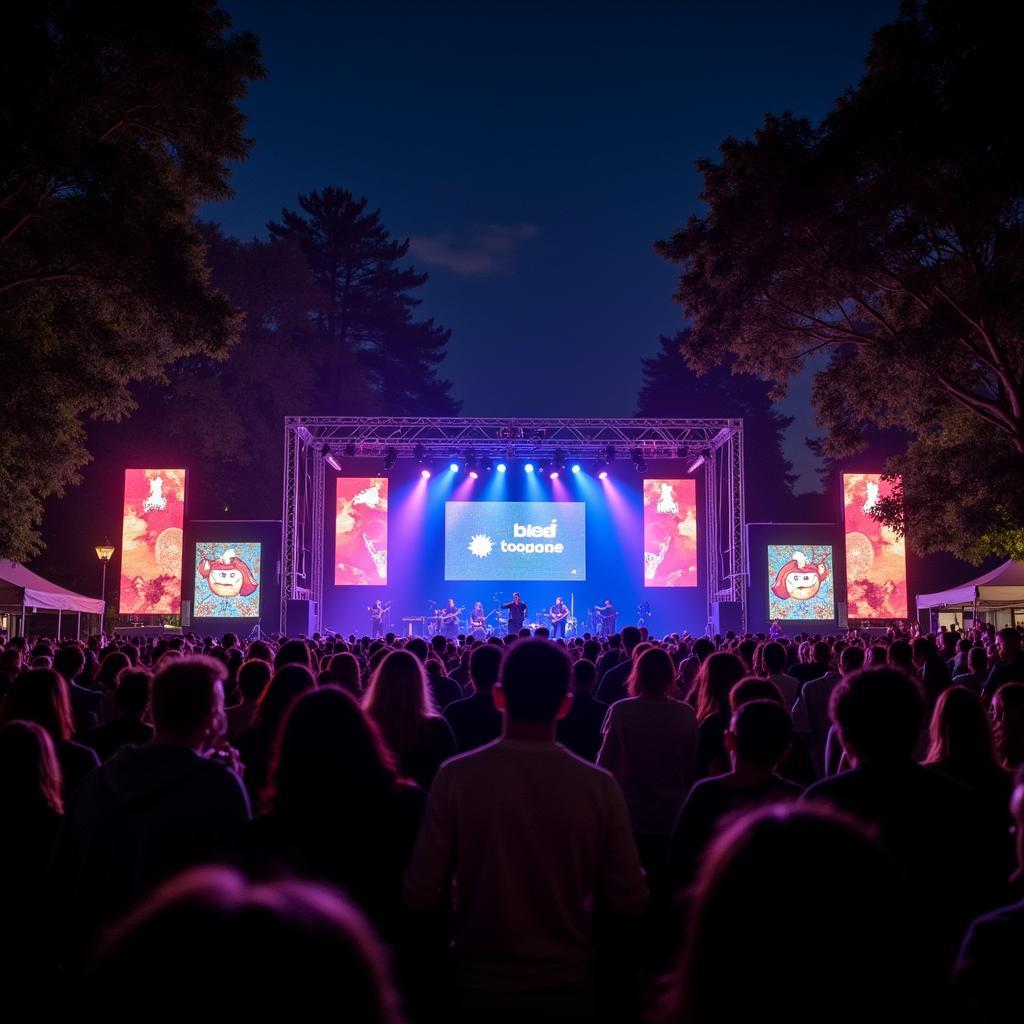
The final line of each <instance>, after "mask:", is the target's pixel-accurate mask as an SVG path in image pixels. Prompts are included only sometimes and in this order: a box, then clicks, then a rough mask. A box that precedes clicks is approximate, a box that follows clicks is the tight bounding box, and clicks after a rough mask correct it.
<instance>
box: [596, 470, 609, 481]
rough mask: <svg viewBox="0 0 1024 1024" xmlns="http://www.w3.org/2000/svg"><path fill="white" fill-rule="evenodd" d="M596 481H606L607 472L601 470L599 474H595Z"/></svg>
mask: <svg viewBox="0 0 1024 1024" xmlns="http://www.w3.org/2000/svg"><path fill="white" fill-rule="evenodd" d="M597 479H598V480H607V479H608V470H607V469H602V470H601V472H600V473H598V474H597Z"/></svg>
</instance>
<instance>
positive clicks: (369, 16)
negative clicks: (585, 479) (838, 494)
mask: <svg viewBox="0 0 1024 1024" xmlns="http://www.w3.org/2000/svg"><path fill="white" fill-rule="evenodd" d="M227 7H228V9H229V10H230V11H231V12H232V15H233V17H234V19H235V26H236V28H238V29H249V30H251V31H254V32H255V33H256V34H257V35H258V36H259V37H260V39H261V43H262V48H263V54H264V60H265V63H266V66H267V70H268V72H269V74H268V78H267V80H266V81H264V82H259V83H256V84H255V85H253V86H252V89H251V92H250V95H249V98H248V99H247V100H246V102H245V110H246V112H247V113H248V115H249V119H250V120H249V134H250V135H251V136H252V137H253V138H254V139H255V145H254V148H253V151H252V154H251V156H250V159H249V160H248V161H247V162H246V163H244V164H242V165H241V166H240V167H238V168H237V170H236V172H235V175H234V187H235V190H236V198H235V199H234V200H233V201H231V202H229V203H223V204H217V205H214V206H210V207H207V208H206V209H205V210H204V215H205V216H207V217H210V218H212V219H216V220H219V221H220V222H221V223H222V224H223V225H224V227H225V228H226V229H227V230H228V231H230V232H233V233H235V234H237V235H239V236H241V237H251V236H253V235H260V234H263V233H264V228H265V224H266V221H267V220H268V219H271V218H276V217H277V216H278V215H279V212H280V209H281V207H282V206H291V207H294V206H295V205H296V203H295V197H296V195H297V194H298V193H299V192H306V191H309V190H312V189H316V188H320V187H323V186H325V185H337V186H342V187H345V188H348V189H351V190H352V191H353V192H355V193H356V194H357V195H365V196H367V197H368V198H369V200H370V203H371V205H372V206H375V207H379V208H380V209H381V211H382V216H383V221H384V223H385V225H386V226H387V227H388V228H389V229H390V230H391V231H392V232H393V233H394V234H395V235H397V236H399V237H410V238H411V239H412V242H413V245H412V251H411V255H412V257H413V261H414V263H415V264H416V266H417V267H418V268H419V269H421V270H426V271H428V272H429V273H430V280H429V281H428V282H427V284H426V285H425V286H424V288H423V289H422V297H423V307H422V308H423V310H424V312H425V314H427V315H431V316H435V317H436V318H437V319H438V320H439V321H440V322H441V323H443V324H445V325H446V326H448V327H451V328H452V331H453V333H452V341H451V344H450V346H449V356H448V359H447V361H446V362H445V364H444V367H443V373H444V375H446V376H448V377H449V378H451V379H452V381H453V382H454V393H455V397H457V398H459V399H461V400H462V401H463V411H464V412H465V413H466V414H468V415H482V414H492V415H502V416H514V415H519V416H529V415H571V416H587V415H598V416H629V415H632V413H633V412H634V409H635V402H636V395H637V392H638V390H639V387H640V357H641V356H643V355H647V354H651V353H653V351H654V349H655V347H656V344H657V338H658V335H659V333H672V332H674V331H675V330H677V329H678V328H679V327H680V326H681V324H682V321H681V317H680V312H679V309H678V307H676V306H675V305H674V303H673V302H672V299H671V295H672V292H673V288H674V284H675V272H674V269H673V268H672V267H671V266H670V265H668V264H666V263H665V262H664V261H662V260H661V259H660V258H659V257H657V256H656V255H655V254H654V252H653V250H652V243H653V242H654V241H655V240H656V239H658V238H663V237H666V236H667V235H668V234H669V233H670V232H671V231H672V229H673V228H674V227H676V226H677V225H679V224H681V223H682V222H683V221H684V219H685V218H686V216H687V215H688V214H689V213H690V212H692V211H694V210H696V209H698V206H699V200H698V193H699V190H700V180H699V178H698V176H697V174H696V172H695V170H694V167H693V164H694V161H695V160H696V159H698V158H699V157H701V156H708V155H713V154H714V153H715V152H716V148H717V145H718V142H719V141H720V140H721V139H722V138H723V137H724V136H726V135H730V134H732V135H738V136H746V135H749V134H750V133H751V132H752V131H753V130H754V129H755V128H756V127H757V126H758V124H759V123H760V121H761V119H762V117H763V115H764V114H765V112H767V111H781V110H783V109H786V108H789V109H792V110H793V111H795V112H797V113H798V114H803V115H807V116H809V117H811V118H815V119H817V118H820V117H821V116H822V115H823V114H824V113H826V112H827V110H828V109H829V107H830V106H831V104H832V101H833V100H834V98H835V97H836V96H837V95H838V94H840V93H841V92H842V91H843V90H844V89H845V88H847V87H849V86H852V85H853V84H855V83H856V81H857V79H858V78H859V76H860V73H861V69H862V65H863V59H864V55H865V54H866V52H867V49H868V45H869V42H870V35H871V32H872V30H873V29H874V28H876V27H877V26H878V25H881V24H884V23H885V22H886V21H889V20H891V19H892V18H893V16H894V15H895V13H896V10H897V7H898V4H897V0H888V2H878V0H858V2H847V3H845V4H837V5H833V4H819V3H796V2H786V0H777V2H774V3H771V4H765V3H754V2H749V3H723V2H717V3H704V2H699V3H698V2H680V3H636V2H634V3H628V4H627V3H619V4H601V3H592V4H583V3H580V4H569V3H543V4H542V3H522V2H521V3H515V4H497V3H475V4H468V3H467V4H462V3H437V4H434V3H429V4H424V3H418V4H412V3H398V2H391V0H387V2H377V3H374V4H370V5H361V6H360V7H358V8H357V7H356V6H355V5H352V4H335V3H313V2H295V0H293V2H290V3H281V2H280V0H273V2H271V0H244V2H243V0H239V2H236V3H228V4H227ZM801 393H803V395H804V399H803V400H801ZM805 401H806V382H803V386H801V387H798V388H796V389H794V392H793V396H792V397H791V398H790V399H789V400H787V402H786V403H784V406H783V407H784V409H785V411H787V412H788V413H790V414H793V413H794V412H795V413H797V414H798V420H797V423H796V424H794V427H793V428H792V430H791V431H790V437H789V445H788V453H789V455H790V458H791V459H793V460H794V463H795V464H796V467H797V469H798V471H799V472H800V474H801V479H800V481H799V482H798V485H797V489H798V490H801V489H808V488H810V487H813V486H815V485H816V480H815V478H814V475H813V470H814V463H813V460H812V459H811V457H810V455H809V453H807V452H806V449H805V448H804V445H803V439H804V437H806V436H807V435H808V434H809V433H810V432H811V426H810V419H809V415H807V413H806V412H804V411H803V410H804V409H805ZM296 411H300V410H296ZM338 411H339V412H343V411H344V410H338ZM679 412H680V415H685V403H681V406H680V410H679Z"/></svg>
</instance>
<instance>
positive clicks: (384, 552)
mask: <svg viewBox="0 0 1024 1024" xmlns="http://www.w3.org/2000/svg"><path fill="white" fill-rule="evenodd" d="M334 510H335V519H334V585H335V586H336V587H346V586H361V587H375V586H383V585H384V584H386V583H387V581H388V481H387V477H379V476H340V477H338V480H337V492H336V499H335V506H334Z"/></svg>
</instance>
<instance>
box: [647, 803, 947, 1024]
mask: <svg viewBox="0 0 1024 1024" xmlns="http://www.w3.org/2000/svg"><path fill="white" fill-rule="evenodd" d="M787 880H788V881H787ZM915 910H916V908H915V907H914V905H913V904H912V903H911V902H910V900H909V899H908V897H907V894H906V893H905V891H904V889H903V886H902V881H901V876H900V875H899V873H898V872H897V870H896V869H895V868H894V867H893V865H892V863H891V862H890V860H889V858H888V857H887V856H886V854H885V853H884V851H883V850H882V849H881V848H880V847H879V846H878V845H877V843H876V842H875V841H874V840H873V839H872V838H871V837H870V836H869V834H868V833H867V832H865V830H864V829H863V828H861V827H859V826H858V825H857V824H855V823H853V822H851V821H848V820H847V819H844V818H840V817H838V816H837V815H835V814H834V813H833V812H829V811H826V810H823V809H817V808H805V807H792V806H789V807H784V806H773V807H769V808H767V809H764V810H760V811H755V812H753V813H751V814H748V815H746V816H744V817H741V818H740V819H739V820H738V821H736V822H735V823H734V824H733V825H732V826H731V827H730V828H728V829H727V831H726V832H725V833H724V834H722V835H721V836H720V837H719V838H718V839H717V840H716V841H715V842H714V843H713V844H712V846H711V848H710V850H709V852H708V855H707V856H706V858H705V860H704V863H703V866H702V867H701V869H700V871H699V873H698V876H697V882H696V886H695V889H694V893H693V897H692V906H691V911H690V913H689V915H688V923H687V930H686V936H685V939H684V942H683V946H682V949H683V952H682V955H681V956H680V958H679V961H678V963H677V964H676V966H675V968H674V969H673V970H672V971H671V973H670V975H669V977H668V978H667V979H666V991H665V996H664V1001H663V1004H662V1006H661V1012H660V1013H659V1014H658V1015H657V1017H656V1020H657V1021H659V1024H712V1022H715V1021H721V1020H731V1021H754V1020H785V1021H787V1022H788V1024H818V1022H820V1021H822V1020H828V1021H830V1022H831V1024H853V1022H860V1021H864V1020H870V1019H872V1018H874V1017H878V1016H879V1015H881V1016H882V1017H883V1018H884V1019H886V1020H894V1021H895V1020H907V1021H909V1020H942V1019H944V1018H943V1017H942V1016H941V1015H940V1014H938V1013H936V1011H938V1010H939V1009H941V1008H942V1006H943V1005H944V1003H943V996H944V982H943V979H942V977H941V974H940V973H939V972H938V971H937V970H933V969H932V967H931V963H932V962H933V961H934V957H930V954H931V952H932V951H931V949H930V948H929V946H928V944H927V940H928V936H927V934H921V933H920V931H919V930H918V928H917V925H916V919H915Z"/></svg>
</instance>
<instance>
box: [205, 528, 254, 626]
mask: <svg viewBox="0 0 1024 1024" xmlns="http://www.w3.org/2000/svg"><path fill="white" fill-rule="evenodd" d="M261 547H262V545H261V544H260V543H259V541H232V542H230V543H227V542H225V543H221V544H214V543H200V544H196V562H195V565H196V580H195V584H196V589H195V602H194V606H193V609H192V614H193V615H194V616H195V617H196V618H197V619H257V618H259V614H260V579H261V577H262V566H261V564H260V550H261Z"/></svg>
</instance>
